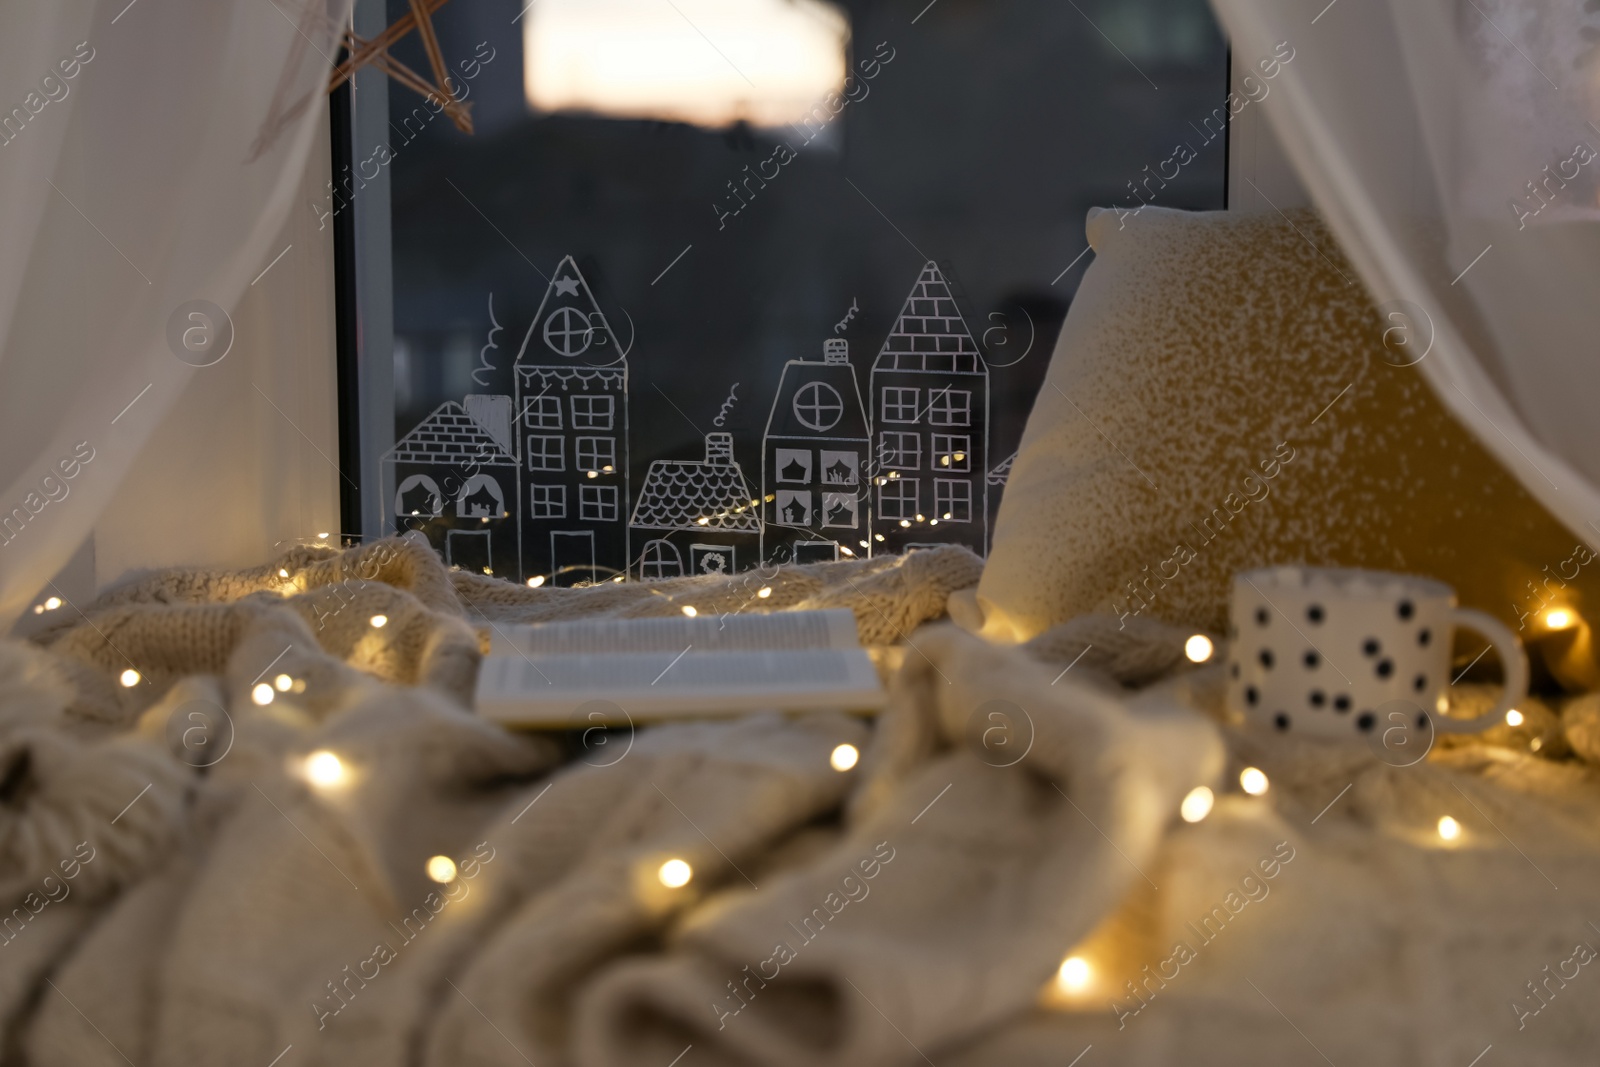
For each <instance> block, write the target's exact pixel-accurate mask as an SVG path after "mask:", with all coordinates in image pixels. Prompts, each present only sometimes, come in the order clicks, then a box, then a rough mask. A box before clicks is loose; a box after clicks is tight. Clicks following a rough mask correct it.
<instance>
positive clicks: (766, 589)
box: [756, 585, 772, 600]
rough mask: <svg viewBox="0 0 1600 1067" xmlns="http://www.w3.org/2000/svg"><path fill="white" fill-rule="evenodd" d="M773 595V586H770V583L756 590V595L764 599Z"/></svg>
mask: <svg viewBox="0 0 1600 1067" xmlns="http://www.w3.org/2000/svg"><path fill="white" fill-rule="evenodd" d="M771 595H772V586H770V585H764V586H762V587H761V588H760V589H758V590H756V596H757V597H759V598H760V599H762V600H765V599H767V597H769V596H771Z"/></svg>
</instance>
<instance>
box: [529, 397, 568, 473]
mask: <svg viewBox="0 0 1600 1067" xmlns="http://www.w3.org/2000/svg"><path fill="white" fill-rule="evenodd" d="M551 399H554V397H552V398H551ZM560 410H561V409H560V408H559V407H558V408H557V409H556V412H557V415H558V416H559V414H560ZM526 447H527V450H528V469H529V470H530V471H560V470H566V469H567V439H566V438H565V437H529V438H527V445H526Z"/></svg>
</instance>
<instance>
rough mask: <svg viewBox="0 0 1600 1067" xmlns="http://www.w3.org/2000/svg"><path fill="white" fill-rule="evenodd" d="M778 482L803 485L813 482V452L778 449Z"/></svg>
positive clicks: (806, 449) (803, 449)
mask: <svg viewBox="0 0 1600 1067" xmlns="http://www.w3.org/2000/svg"><path fill="white" fill-rule="evenodd" d="M777 464H778V481H780V482H799V483H801V484H802V485H804V484H806V483H807V482H809V481H811V450H810V449H809V448H780V449H778V457H777Z"/></svg>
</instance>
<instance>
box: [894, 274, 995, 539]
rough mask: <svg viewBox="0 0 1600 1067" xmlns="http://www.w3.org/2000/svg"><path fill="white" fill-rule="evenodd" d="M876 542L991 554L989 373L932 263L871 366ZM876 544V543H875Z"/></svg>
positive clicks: (918, 282)
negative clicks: (956, 546) (959, 547)
mask: <svg viewBox="0 0 1600 1067" xmlns="http://www.w3.org/2000/svg"><path fill="white" fill-rule="evenodd" d="M871 396H872V417H873V431H874V435H875V440H874V449H875V451H874V456H873V459H874V466H875V470H874V474H873V477H872V483H873V484H872V488H873V492H874V501H873V503H874V508H873V515H872V533H873V538H872V540H873V545H874V547H875V548H878V549H883V548H887V549H889V550H890V551H901V550H903V549H906V548H916V547H924V546H928V545H935V544H949V543H955V544H962V545H966V546H967V547H968V548H970V549H972V550H973V551H974V552H977V553H978V554H979V555H984V554H986V553H987V552H988V548H989V487H988V481H987V479H986V477H985V475H986V473H987V471H988V466H987V464H988V454H989V369H988V367H987V366H986V365H985V364H984V361H983V359H982V357H981V356H980V355H979V353H978V346H977V344H976V342H974V341H973V339H972V334H971V332H970V331H969V330H968V329H967V324H966V320H964V319H963V318H962V317H961V311H960V309H959V308H957V306H956V302H955V298H954V297H953V296H952V295H951V293H950V286H949V283H947V282H946V281H945V277H944V275H943V273H941V272H940V270H939V267H938V264H936V263H932V262H929V263H927V264H925V265H924V266H923V268H922V273H921V275H920V276H919V277H918V278H917V283H916V284H915V285H914V286H912V287H911V293H910V295H908V296H907V297H906V302H905V305H904V307H902V308H901V310H900V317H899V318H898V319H897V320H896V321H895V325H894V330H893V331H892V332H891V333H890V334H889V336H888V338H887V339H886V340H885V341H884V343H883V348H882V349H881V350H879V352H878V358H877V360H876V361H875V362H874V363H873V365H872V384H871ZM880 537H881V538H882V540H881V541H880V540H879V538H880Z"/></svg>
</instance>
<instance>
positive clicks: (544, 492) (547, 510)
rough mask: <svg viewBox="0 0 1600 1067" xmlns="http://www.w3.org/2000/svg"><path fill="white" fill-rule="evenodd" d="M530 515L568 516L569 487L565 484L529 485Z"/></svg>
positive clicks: (537, 516) (549, 517) (550, 517)
mask: <svg viewBox="0 0 1600 1067" xmlns="http://www.w3.org/2000/svg"><path fill="white" fill-rule="evenodd" d="M528 517H529V518H533V519H564V518H566V517H567V487H566V486H564V485H530V486H528Z"/></svg>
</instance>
